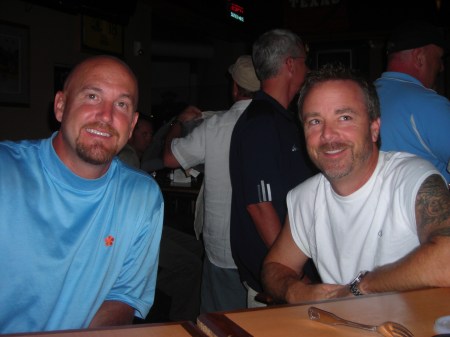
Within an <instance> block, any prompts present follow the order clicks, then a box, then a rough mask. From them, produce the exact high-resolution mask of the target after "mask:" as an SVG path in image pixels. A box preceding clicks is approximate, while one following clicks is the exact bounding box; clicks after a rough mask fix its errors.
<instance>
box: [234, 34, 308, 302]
mask: <svg viewBox="0 0 450 337" xmlns="http://www.w3.org/2000/svg"><path fill="white" fill-rule="evenodd" d="M252 53H253V64H254V66H255V71H256V74H257V76H258V78H259V79H260V80H261V91H259V92H258V93H257V94H256V95H255V97H254V99H253V101H252V102H251V103H250V105H249V106H248V107H247V109H246V110H245V111H244V113H243V114H242V115H241V117H240V118H239V120H238V121H237V123H236V126H235V127H234V130H233V134H232V137H231V145H230V177H231V185H232V190H233V193H232V205H231V249H232V253H233V258H234V261H235V263H236V265H237V267H238V269H239V273H240V277H241V280H242V282H244V285H245V287H246V288H247V306H248V307H255V306H260V305H262V303H259V302H257V301H256V300H255V296H256V295H257V294H258V293H259V292H261V291H262V286H261V282H260V273H261V268H262V262H263V259H264V257H265V256H266V254H267V251H268V249H269V248H270V247H271V246H272V244H273V242H274V241H275V239H276V237H277V236H278V233H279V232H280V230H281V224H282V223H283V221H284V218H285V216H286V194H287V192H288V191H289V190H290V189H291V188H293V187H294V186H296V185H297V184H298V183H300V182H302V181H303V180H305V179H307V178H308V177H310V176H311V175H312V173H313V170H312V169H311V167H310V166H309V165H308V163H307V160H308V159H307V156H306V151H305V149H304V143H303V142H302V139H301V137H300V132H299V128H298V125H297V122H296V119H295V115H294V114H292V113H291V112H290V111H288V106H289V104H290V103H291V101H292V99H293V98H294V96H295V95H296V94H297V93H298V91H299V89H300V87H301V86H302V84H303V81H304V78H305V74H306V73H307V72H308V70H309V69H308V67H307V65H306V64H305V59H306V56H307V55H306V49H305V46H304V44H303V42H302V40H301V39H300V37H299V36H297V35H296V34H294V33H292V32H291V31H288V30H283V29H275V30H271V31H268V32H266V33H264V34H262V35H261V36H260V37H259V38H258V39H257V40H256V41H255V43H254V44H253V50H252Z"/></svg>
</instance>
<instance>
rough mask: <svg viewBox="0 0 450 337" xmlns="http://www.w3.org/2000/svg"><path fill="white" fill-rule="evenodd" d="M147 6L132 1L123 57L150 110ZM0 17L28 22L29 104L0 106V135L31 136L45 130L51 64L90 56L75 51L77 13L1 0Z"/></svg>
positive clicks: (50, 99) (142, 106)
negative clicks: (136, 45)
mask: <svg viewBox="0 0 450 337" xmlns="http://www.w3.org/2000/svg"><path fill="white" fill-rule="evenodd" d="M150 14H151V10H150V7H149V6H148V5H146V4H143V3H141V2H139V1H138V3H137V8H136V11H135V14H134V16H133V17H131V18H130V22H129V24H128V26H126V27H125V39H124V59H125V61H126V62H127V63H128V64H129V65H130V66H131V68H132V69H133V70H134V71H135V72H136V74H137V76H138V80H139V85H140V91H141V92H140V109H141V110H143V111H144V110H146V111H150V105H151V96H150V87H151V85H150V84H151V74H150V67H149V66H148V65H149V64H150V55H151V53H150V45H151V44H150V42H151V31H150V28H151V24H150ZM0 20H1V21H3V22H11V23H17V24H21V25H25V26H27V27H29V34H30V58H29V60H30V62H29V74H30V79H29V80H30V82H29V83H30V104H29V107H12V106H0V140H4V139H11V140H17V139H23V138H28V139H35V138H43V137H47V136H49V135H50V133H51V131H50V127H49V123H48V116H49V106H51V104H52V102H53V94H54V80H53V69H54V66H55V65H66V66H72V65H73V64H75V63H76V62H78V61H80V60H81V59H83V58H85V57H86V56H89V55H92V54H91V53H86V52H82V51H81V41H80V40H81V39H80V32H81V28H80V25H81V16H80V15H72V14H67V13H64V12H60V11H56V10H52V9H49V8H46V7H40V6H37V5H32V4H30V3H27V2H23V1H20V0H1V2H0ZM133 41H141V44H142V46H143V48H145V49H146V53H144V55H142V56H134V55H133Z"/></svg>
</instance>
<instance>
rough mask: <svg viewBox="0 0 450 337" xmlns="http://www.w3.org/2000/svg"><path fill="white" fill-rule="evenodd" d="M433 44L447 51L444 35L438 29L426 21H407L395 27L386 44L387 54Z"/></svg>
mask: <svg viewBox="0 0 450 337" xmlns="http://www.w3.org/2000/svg"><path fill="white" fill-rule="evenodd" d="M428 44H435V45H437V46H439V47H441V48H443V49H444V51H447V50H448V43H447V41H446V40H445V38H444V33H443V31H442V30H441V29H439V28H438V27H436V26H434V25H432V24H431V23H429V22H426V21H419V20H409V21H406V22H404V23H402V24H400V25H399V26H397V27H396V28H395V29H394V31H393V32H392V35H391V37H390V39H389V40H388V43H387V47H386V49H387V53H388V54H390V53H394V52H398V51H402V50H408V49H414V48H419V47H423V46H426V45H428Z"/></svg>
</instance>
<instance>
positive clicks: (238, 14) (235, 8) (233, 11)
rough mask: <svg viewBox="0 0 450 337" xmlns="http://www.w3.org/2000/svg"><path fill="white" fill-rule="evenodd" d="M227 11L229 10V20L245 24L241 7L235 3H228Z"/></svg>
mask: <svg viewBox="0 0 450 337" xmlns="http://www.w3.org/2000/svg"><path fill="white" fill-rule="evenodd" d="M229 10H230V17H231V18H233V19H235V20H238V21H241V22H245V17H244V7H242V6H241V5H238V4H237V3H234V2H230V4H229Z"/></svg>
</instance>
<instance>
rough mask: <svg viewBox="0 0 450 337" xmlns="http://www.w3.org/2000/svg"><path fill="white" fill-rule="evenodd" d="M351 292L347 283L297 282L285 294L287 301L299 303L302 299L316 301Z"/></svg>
mask: <svg viewBox="0 0 450 337" xmlns="http://www.w3.org/2000/svg"><path fill="white" fill-rule="evenodd" d="M350 295H351V293H350V291H349V289H348V286H347V285H340V284H327V283H320V284H304V283H302V284H301V285H300V284H299V286H298V287H295V286H294V287H292V288H291V289H289V290H288V292H287V294H286V300H287V302H288V303H300V302H304V301H317V300H325V299H331V298H340V297H347V296H350Z"/></svg>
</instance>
